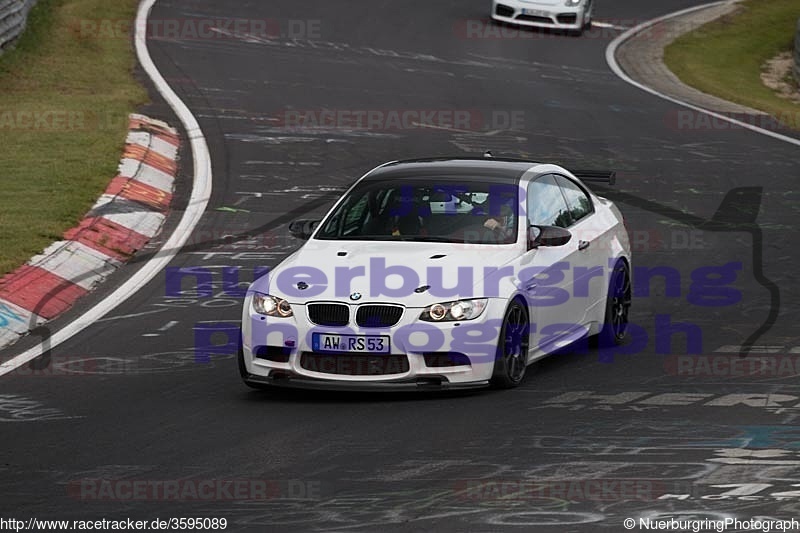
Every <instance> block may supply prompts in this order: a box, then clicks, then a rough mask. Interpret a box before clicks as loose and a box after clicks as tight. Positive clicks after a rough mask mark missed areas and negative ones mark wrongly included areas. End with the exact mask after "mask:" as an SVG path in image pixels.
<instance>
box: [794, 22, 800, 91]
mask: <svg viewBox="0 0 800 533" xmlns="http://www.w3.org/2000/svg"><path fill="white" fill-rule="evenodd" d="M794 79H796V80H797V83H800V18H799V19H797V31H796V32H795V34H794Z"/></svg>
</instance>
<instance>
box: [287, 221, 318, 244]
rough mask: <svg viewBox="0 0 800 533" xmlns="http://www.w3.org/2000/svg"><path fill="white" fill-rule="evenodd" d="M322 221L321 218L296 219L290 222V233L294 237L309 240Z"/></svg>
mask: <svg viewBox="0 0 800 533" xmlns="http://www.w3.org/2000/svg"><path fill="white" fill-rule="evenodd" d="M320 222H321V221H319V220H295V221H293V222H292V223H290V224H289V233H291V234H292V236H293V237H296V238H298V239H302V240H304V241H307V240H308V239H309V237H311V234H312V233H314V230H315V229H317V226H319V223H320Z"/></svg>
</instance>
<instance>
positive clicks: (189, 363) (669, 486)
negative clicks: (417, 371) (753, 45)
mask: <svg viewBox="0 0 800 533" xmlns="http://www.w3.org/2000/svg"><path fill="white" fill-rule="evenodd" d="M699 3H700V2H696V1H688V0H686V1H678V0H664V1H659V2H638V1H633V0H605V1H603V2H602V3H598V4H599V5H598V7H597V12H596V18H597V19H599V20H602V21H607V22H611V23H614V24H618V25H623V26H630V25H633V24H635V23H638V22H641V21H644V20H647V19H649V18H653V17H655V16H658V15H661V14H665V13H669V12H672V11H676V10H678V9H682V8H684V7H688V6H691V5H695V4H699ZM488 10H489V2H488V1H484V0H468V1H459V2H455V1H446V2H429V1H415V0H407V1H402V2H401V1H393V2H389V1H373V2H332V1H330V0H309V1H307V2H291V1H288V0H273V1H270V2H259V1H255V0H249V1H248V0H226V1H221V0H195V1H193V2H187V1H181V0H159V1H158V2H157V4H156V6H155V8H154V9H153V12H152V15H151V18H152V19H154V20H183V21H185V20H190V19H198V20H212V21H215V20H216V21H219V20H222V19H243V20H267V19H268V20H270V21H273V22H274V24H275V25H276V26H275V27H276V28H279V29H280V31H281V32H284V34H286V32H290V33H292V34H291V35H289V36H291V37H295V38H294V39H289V38H275V39H272V40H264V39H262V40H258V39H250V38H247V36H246V35H242V34H240V33H237V32H234V31H229V30H225V29H224V28H222V27H221V28H219V30H220V31H218V32H216V34H217V35H218V36H219V37H218V38H205V39H199V38H194V39H192V38H178V39H174V38H169V36H166V35H154V36H153V38H151V40H150V41H149V46H150V50H151V54H152V55H153V58H154V60H155V62H156V64H157V66H158V68H159V69H160V70H161V72H162V74H163V75H164V77H165V78H166V79H167V81H168V82H169V83H170V85H171V86H172V87H173V88H174V89H175V90H176V92H177V93H178V94H179V95H180V97H181V98H182V99H183V100H184V101H185V102H186V104H187V105H188V106H189V108H190V109H191V110H192V112H193V113H194V114H195V115H196V117H197V118H198V120H199V122H200V124H201V126H202V128H203V130H204V133H205V135H206V137H207V139H208V143H209V147H210V150H211V156H212V162H213V172H214V183H213V187H214V190H213V196H212V198H211V201H210V203H209V207H208V210H207V211H206V214H205V215H204V217H203V219H202V222H201V223H200V225H199V226H198V227H197V228H196V231H195V234H194V235H192V236H191V237H190V238H189V242H188V244H187V247H186V248H185V250H184V251H183V252H182V253H181V254H179V255H178V256H177V257H176V259H175V260H174V261H173V263H172V264H171V268H187V267H193V266H197V267H202V268H205V269H207V271H211V272H212V273H213V287H212V289H213V290H212V293H213V296H212V297H208V295H207V294H205V293H204V291H202V290H198V289H197V288H196V287H192V286H190V285H191V283H190V281H191V279H187V280H185V283H184V285H183V286H182V287H176V286H175V283H167V277H166V276H167V275H166V273H165V272H162V273H161V274H160V275H159V276H158V277H156V279H155V280H154V281H153V282H151V283H150V284H148V285H147V286H145V287H143V288H142V289H141V290H140V291H139V292H138V293H137V294H136V295H135V296H134V297H133V298H131V299H130V300H128V301H127V302H125V303H124V304H123V305H121V306H120V307H118V308H117V309H116V310H115V311H114V312H113V313H112V314H111V315H110V316H108V317H106V318H105V319H103V320H102V321H100V322H98V323H96V324H94V325H92V326H91V327H89V328H88V329H86V330H85V331H83V332H82V333H80V334H78V335H77V336H75V337H73V338H72V339H71V340H70V341H68V342H65V343H63V344H61V345H59V346H57V347H55V348H54V349H53V350H52V352H51V353H50V354H49V355H48V357H47V358H45V360H41V359H40V360H37V361H35V362H34V364H33V365H32V366H26V367H23V368H20V369H18V370H17V371H16V372H13V373H11V374H9V375H6V376H4V377H3V378H2V391H0V431H2V436H3V438H2V443H3V444H2V447H1V448H0V490H1V491H2V502H3V503H2V505H0V508H2V509H3V510H4V511H6V513H5V514H9V515H13V516H16V517H17V518H24V519H27V518H29V517H36V518H40V519H45V518H52V519H69V520H84V519H100V518H107V519H122V518H133V519H140V520H148V521H151V520H153V519H156V518H160V519H168V518H171V517H208V518H214V517H216V518H225V519H227V521H228V530H232V531H253V532H256V531H259V532H260V531H383V532H388V531H467V530H469V531H486V532H489V531H497V530H500V529H508V530H517V531H533V530H535V531H539V530H541V531H559V532H566V531H601V530H603V531H621V530H623V528H622V524H623V520H624V519H625V518H639V517H647V516H651V517H656V516H659V517H667V518H669V517H680V518H686V517H696V518H698V517H699V518H714V519H717V518H725V517H736V518H739V519H743V520H747V519H750V518H753V517H775V518H779V519H791V518H800V491H798V490H796V489H797V486H798V485H795V484H800V425H798V422H796V419H797V417H798V415H799V414H800V387H799V386H798V382H797V375H798V373H800V363H798V358H800V339H799V338H798V333H797V331H798V330H797V322H798V319H800V313H799V312H798V311H800V306H798V304H797V302H798V301H800V294H799V290H798V288H799V287H800V284H798V282H797V274H796V273H795V272H796V271H795V270H794V268H795V265H796V264H797V261H798V260H800V252H798V249H797V247H796V234H795V233H794V231H796V227H797V226H796V219H797V215H798V212H799V211H800V210H799V209H798V207H797V206H798V205H800V203H798V200H800V192H798V191H797V190H796V181H797V178H798V176H800V155H799V154H798V148H797V147H795V146H792V145H790V144H786V143H782V142H779V141H777V140H774V139H771V138H768V137H765V136H762V135H758V134H756V133H754V132H751V131H746V130H743V129H736V128H731V127H727V128H725V127H704V126H702V125H698V124H701V122H700V121H680V120H678V118H676V117H678V112H679V111H680V110H681V109H682V108H680V107H678V106H676V105H674V104H671V103H669V102H666V101H664V100H661V99H658V98H656V97H653V96H651V95H649V94H646V93H644V92H642V91H639V90H637V89H636V88H634V87H631V86H629V85H627V84H625V83H624V82H623V81H622V80H620V79H618V78H617V77H616V76H615V75H614V74H613V73H612V72H611V71H610V70H609V68H608V67H607V65H606V62H605V58H604V53H605V48H606V46H607V45H608V43H609V42H610V41H611V40H612V39H613V38H614V37H615V36H616V35H618V34H619V33H620V31H617V30H610V29H603V30H593V31H592V32H590V33H588V34H586V35H585V36H584V37H582V38H574V37H568V36H562V35H556V34H549V33H544V34H541V33H531V32H522V33H521V34H517V33H516V32H514V31H511V30H507V32H508V33H507V34H506V38H494V37H491V36H487V35H486V34H479V35H477V36H476V35H471V36H470V35H468V34H467V31H466V28H467V24H468V23H469V21H481V24H483V25H484V30H485V27H486V26H487V25H488ZM509 35H511V36H509ZM142 78H143V79H144V76H143V75H142ZM152 98H153V101H154V103H153V105H152V106H151V107H150V108H149V109H147V110H146V111H147V112H148V113H150V114H151V115H152V116H158V117H161V118H165V119H167V120H168V121H170V122H171V123H172V124H174V125H177V124H178V121H177V119H176V118H175V117H174V115H172V114H171V112H170V110H169V108H168V107H167V106H166V104H163V103H162V101H161V99H160V98H159V96H158V94H157V93H156V92H155V91H153V92H152ZM298 110H300V111H303V112H306V111H312V112H314V113H319V112H321V111H323V110H334V111H337V110H338V111H359V110H365V111H370V110H371V111H380V112H381V113H382V114H383V116H387V114H388V113H390V112H391V111H399V112H402V111H407V110H427V111H434V112H437V113H444V112H448V111H450V112H456V111H461V112H469V113H470V115H469V116H470V117H471V122H470V123H469V127H462V128H458V129H448V128H446V127H442V128H417V127H410V128H409V127H382V128H371V129H347V128H342V127H329V128H316V129H312V128H296V127H291V124H288V123H287V121H288V120H289V119H287V117H289V116H292V115H290V114H289V112H290V111H298ZM486 149H491V150H493V151H494V153H495V155H511V156H522V157H529V158H533V159H535V160H541V161H547V162H557V163H560V164H563V165H564V166H566V167H567V168H599V169H613V170H617V171H618V173H619V179H618V182H617V185H616V186H615V187H613V188H610V189H606V188H602V187H596V188H595V190H596V191H598V193H600V194H601V195H604V196H608V197H609V198H611V199H614V200H615V201H617V202H618V205H619V206H620V208H621V210H622V212H623V213H624V215H625V217H626V222H627V226H628V230H629V232H630V234H631V237H632V241H633V245H634V264H635V266H636V267H647V268H660V269H661V270H660V271H662V272H667V273H668V276H669V279H670V280H671V281H670V283H665V282H664V281H663V280H662V279H661V278H658V277H655V278H653V280H652V281H651V282H650V283H649V284H648V283H647V282H645V283H644V284H642V285H639V284H638V283H639V282H638V281H637V285H636V287H637V291H638V292H637V294H636V295H635V298H634V304H633V309H632V317H631V320H632V322H633V323H634V324H635V326H636V327H635V328H634V333H635V335H634V336H633V340H632V344H631V345H628V346H627V350H628V352H629V353H622V352H620V351H617V352H610V351H598V350H597V349H595V348H591V347H587V348H586V349H574V350H572V351H569V352H565V353H564V354H561V355H558V356H554V357H551V358H549V359H548V360H546V361H544V362H542V363H540V364H538V365H537V366H536V367H535V369H536V372H532V370H533V367H532V368H531V369H530V370H531V372H530V375H529V376H528V377H527V378H526V380H525V382H524V383H523V384H522V386H520V387H519V388H518V389H515V390H511V391H479V392H473V393H460V394H452V393H451V394H446V393H435V394H434V393H430V394H428V393H426V394H391V395H389V394H382V395H381V394H354V393H321V392H292V391H270V392H258V391H252V390H250V389H248V388H246V387H245V386H244V385H243V384H242V383H241V382H240V380H239V376H238V372H237V368H236V361H235V357H234V354H233V350H232V349H231V348H232V347H231V345H230V344H228V342H230V343H235V340H234V334H233V333H231V332H235V330H236V328H237V327H238V321H239V319H240V311H241V295H239V294H236V292H237V291H236V290H234V288H233V287H232V286H228V287H227V288H226V287H224V286H223V268H225V267H237V268H238V275H239V279H240V281H242V282H249V281H252V278H253V272H254V271H255V270H257V269H263V268H264V267H269V266H273V265H275V264H277V263H278V262H279V261H280V260H281V258H283V257H285V256H286V255H287V254H288V253H289V252H290V251H291V250H293V249H294V248H296V247H297V246H298V245H299V241H297V240H295V239H293V238H292V237H290V236H289V234H288V230H287V225H288V222H289V221H290V220H291V219H293V218H296V217H307V216H313V215H314V214H321V213H322V212H324V210H325V208H326V207H327V206H329V205H330V203H331V202H332V200H333V199H335V198H336V196H337V194H338V193H339V192H340V191H341V190H342V189H343V188H344V187H346V186H347V185H349V184H350V183H351V182H352V181H353V180H355V179H356V178H358V177H359V176H361V175H362V174H363V173H365V172H366V171H368V170H370V169H371V168H373V167H375V166H376V165H378V164H380V163H382V162H385V161H388V160H393V159H401V158H409V157H420V156H432V155H459V154H462V155H479V154H481V153H482V152H483V151H484V150H486ZM182 157H183V161H184V162H185V163H184V164H185V167H184V168H183V169H182V178H181V180H179V181H180V183H181V185H179V190H178V195H177V196H178V198H177V200H176V201H177V204H176V207H177V209H176V211H175V213H174V216H173V217H172V218H173V219H175V218H177V216H178V215H179V214H180V211H181V209H183V208H184V207H185V204H186V199H187V198H188V194H189V183H190V177H191V170H192V169H191V168H190V167H191V164H190V162H191V154H190V153H189V152H187V151H186V150H185V145H184V152H183V154H182ZM181 187H182V188H181ZM737 190H738V191H737ZM729 193H730V194H729ZM726 195H728V196H727V198H728V200H727V201H726V202H725V203H724V205H723V199H724V198H726ZM172 223H173V224H174V220H173V221H172ZM167 231H169V228H167ZM162 239H163V238H162ZM157 246H158V243H157V242H156V243H152V244H151V245H150V252H152V250H155V249H156V248H157ZM146 256H147V252H146V253H145V254H143V257H142V259H143V260H144V259H146ZM142 262H143V261H142ZM138 264H141V262H139V263H138ZM138 264H136V263H134V264H132V265H129V266H127V267H125V268H123V269H121V270H122V271H121V272H119V273H117V274H116V275H115V276H116V279H111V280H110V281H109V282H107V283H106V285H109V287H106V288H103V289H102V290H101V291H100V292H98V293H95V294H94V295H92V296H91V297H89V300H91V302H84V303H82V304H81V305H80V306H79V308H77V309H75V310H73V311H72V312H71V313H70V314H69V316H67V317H64V318H62V319H59V320H58V321H55V322H53V323H52V324H51V326H52V327H53V328H54V329H57V328H58V327H60V326H61V325H63V324H65V323H67V322H68V321H69V320H70V319H73V318H75V317H76V316H78V315H79V314H80V312H81V311H82V310H85V309H86V308H87V307H88V306H89V305H90V304H91V303H92V302H95V301H97V300H98V299H100V298H103V297H104V295H105V294H107V293H108V292H110V287H111V286H113V284H114V283H115V282H116V281H118V280H119V279H123V278H124V277H125V276H127V275H130V273H131V272H132V271H133V270H135V269H136V268H138ZM229 272H230V271H229ZM234 272H237V271H234ZM712 274H720V276H716V277H715V276H713V275H712ZM645 279H646V276H645ZM715 281H716V282H717V283H716V285H715ZM693 283H694V284H695V286H694V289H692V284H693ZM242 286H244V285H242ZM693 295H694V296H693ZM698 295H700V296H698ZM228 334H230V336H228ZM33 340H34V339H31V340H30V342H27V343H26V342H22V343H19V344H18V345H17V346H15V347H12V348H11V349H9V350H6V351H4V352H0V357H1V358H2V359H3V360H6V359H8V358H10V357H12V356H13V355H15V354H17V353H19V352H21V351H22V350H23V349H24V348H26V347H28V346H30V345H32V344H33ZM35 340H38V339H35ZM212 344H213V345H217V348H213V349H212V348H209V346H210V345H212ZM743 345H744V346H746V347H747V349H746V350H744V352H747V353H749V355H747V357H746V358H745V359H744V361H743V360H742V358H741V357H740V355H745V353H744V352H743V351H742V349H741V348H740V347H741V346H743ZM688 352H695V353H696V355H694V356H692V357H687V356H686V354H687V353H688ZM765 353H767V354H769V356H770V357H772V358H773V363H771V364H773V366H769V364H768V363H765V362H764V361H765V360H766V359H764V357H763V356H764V354H765ZM759 358H760V359H759ZM745 361H747V363H745ZM750 361H752V362H753V363H752V365H753V366H748V365H749V364H750V363H749V362H750ZM753 368H755V369H762V370H760V371H756V372H753V371H752V369H753ZM747 374H751V375H747ZM134 482H136V483H138V485H135V483H134ZM176 482H177V483H176ZM204 483H205V484H204ZM136 486H138V487H139V488H140V489H141V490H140V492H138V493H137V492H135V491H134V489H133V488H132V487H136ZM166 486H169V487H173V488H174V487H176V486H177V487H178V493H177V494H179V496H176V495H175V494H176V493H166V494H165V490H163V489H164V487H166ZM142 487H144V488H142ZM159 487H160V488H159ZM209 487H212V488H211V489H209ZM193 490H194V492H195V493H198V492H199V493H200V496H198V497H192V493H193ZM209 490H211V491H212V492H208V491H209ZM167 492H169V491H167ZM728 531H735V529H729V530H728Z"/></svg>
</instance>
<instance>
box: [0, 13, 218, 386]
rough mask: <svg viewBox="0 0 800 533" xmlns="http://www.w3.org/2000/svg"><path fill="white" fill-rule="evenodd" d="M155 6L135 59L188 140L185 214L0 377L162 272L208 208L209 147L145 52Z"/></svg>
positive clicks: (141, 23) (142, 17)
mask: <svg viewBox="0 0 800 533" xmlns="http://www.w3.org/2000/svg"><path fill="white" fill-rule="evenodd" d="M155 3H156V0H142V2H141V3H140V4H139V8H138V12H137V15H136V33H135V36H134V39H135V46H136V55H137V56H138V59H139V63H140V64H141V65H142V68H143V69H144V70H145V72H146V73H147V75H148V76H149V77H150V79H151V80H152V82H153V84H154V85H155V87H156V89H157V90H158V92H159V93H160V94H161V96H162V97H163V98H164V99H165V100H166V101H167V103H168V104H169V106H170V107H171V108H172V110H173V111H174V112H175V114H176V115H177V116H178V118H179V119H180V121H181V123H182V124H183V127H184V129H185V130H186V134H187V136H188V137H189V141H190V147H191V150H192V161H193V162H194V177H193V180H192V192H191V196H190V198H189V205H188V206H187V207H186V211H185V212H184V213H183V216H182V217H181V219H180V222H178V225H177V227H176V228H175V230H174V231H173V232H172V234H171V235H170V237H169V239H167V241H166V242H165V243H164V244H163V246H162V247H161V248H160V249H159V251H158V252H157V253H156V254H155V255H154V256H153V257H152V258H151V259H149V260H148V261H147V263H145V265H144V266H143V267H142V268H140V269H139V270H138V271H136V273H134V274H133V276H131V277H130V278H129V279H128V280H126V281H125V283H123V284H122V285H120V286H119V287H118V288H117V289H116V290H115V291H114V292H113V293H111V294H110V295H108V296H107V297H106V298H104V299H103V301H102V302H100V303H98V304H96V305H95V306H94V307H92V308H91V309H89V310H88V311H86V312H85V313H84V314H83V315H81V316H80V317H78V318H76V319H75V320H73V321H72V322H70V323H69V324H67V325H65V326H64V327H63V328H61V329H59V330H58V331H57V332H55V333H54V334H53V336H52V337H51V338H50V339H49V342H46V343H40V344H38V345H36V346H34V347H32V348H30V349H28V350H26V351H24V352H22V353H21V354H19V355H17V356H15V357H13V358H11V359H9V360H8V361H6V362H5V363H2V364H0V376H3V375H5V374H8V373H9V372H11V371H13V370H14V369H16V368H18V367H20V366H22V365H24V364H25V363H28V362H29V361H31V360H33V359H35V358H36V357H39V356H40V355H42V354H43V353H44V352H45V351H46V350H50V349H51V348H53V347H54V346H57V345H59V344H61V343H62V342H64V341H66V340H68V339H70V338H71V337H73V336H74V335H76V334H77V333H79V332H81V331H83V330H84V329H86V328H87V327H89V326H91V325H92V324H94V322H95V321H97V320H99V319H100V318H102V317H103V316H105V315H106V314H107V313H109V312H110V311H112V310H113V309H114V308H116V307H117V306H118V305H120V304H121V303H122V302H124V301H126V300H127V299H128V298H130V297H131V296H133V295H134V294H136V292H138V291H139V289H141V288H142V287H144V286H145V285H146V284H147V283H148V282H149V281H150V280H152V279H153V278H154V277H155V276H156V275H157V274H158V273H159V272H161V270H162V269H163V268H164V267H165V266H166V265H167V264H168V263H169V262H170V261H171V260H172V259H173V258H174V257H175V256H176V255H177V254H178V252H179V251H180V249H181V248H182V247H183V245H184V244H185V243H186V240H187V239H188V238H189V235H190V234H191V232H192V230H193V229H194V227H195V226H196V225H197V223H198V222H199V221H200V218H201V217H202V216H203V213H204V212H205V209H206V206H207V205H208V201H209V199H210V197H211V187H212V174H211V155H210V154H209V152H208V144H207V143H206V139H205V137H204V136H203V132H202V130H201V129H200V124H199V123H198V122H197V119H196V118H195V116H194V115H193V114H192V112H191V111H190V110H189V108H188V107H187V106H186V104H184V103H183V101H182V100H181V99H180V98H179V97H178V95H177V94H175V91H173V90H172V88H171V87H170V86H169V84H168V83H167V82H166V80H165V79H164V77H163V76H162V75H161V73H160V72H159V71H158V68H157V67H156V65H155V63H153V60H152V58H151V57H150V52H149V51H148V49H147V18H148V16H149V15H150V10H151V9H152V8H153V5H154V4H155Z"/></svg>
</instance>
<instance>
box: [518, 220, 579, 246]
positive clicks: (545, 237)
mask: <svg viewBox="0 0 800 533" xmlns="http://www.w3.org/2000/svg"><path fill="white" fill-rule="evenodd" d="M570 239H572V233H570V232H569V231H567V230H565V229H564V228H559V227H558V226H531V229H530V236H529V238H528V249H533V248H538V247H540V246H564V245H565V244H567V243H568V242H569V241H570Z"/></svg>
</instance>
